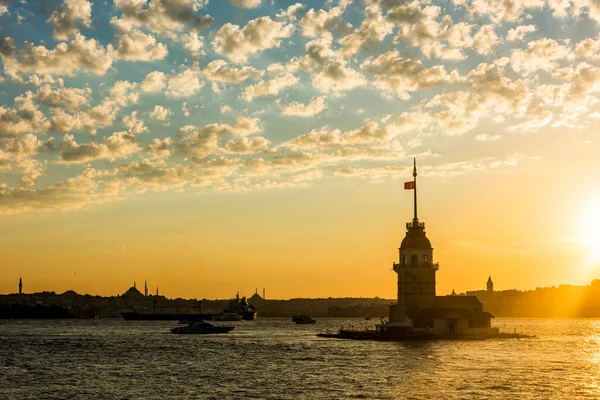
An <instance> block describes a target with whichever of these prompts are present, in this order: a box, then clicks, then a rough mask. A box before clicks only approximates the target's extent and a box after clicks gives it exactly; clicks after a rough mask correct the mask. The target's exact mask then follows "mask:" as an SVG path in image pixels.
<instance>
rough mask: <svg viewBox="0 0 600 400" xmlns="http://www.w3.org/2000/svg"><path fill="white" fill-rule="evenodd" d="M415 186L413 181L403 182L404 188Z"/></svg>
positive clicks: (408, 188) (409, 188)
mask: <svg viewBox="0 0 600 400" xmlns="http://www.w3.org/2000/svg"><path fill="white" fill-rule="evenodd" d="M414 188H415V181H410V182H404V189H406V190H411V189H414Z"/></svg>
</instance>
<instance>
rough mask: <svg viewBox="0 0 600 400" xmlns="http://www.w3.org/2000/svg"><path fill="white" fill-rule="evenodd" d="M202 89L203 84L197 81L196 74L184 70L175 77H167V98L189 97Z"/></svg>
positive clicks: (193, 71)
mask: <svg viewBox="0 0 600 400" xmlns="http://www.w3.org/2000/svg"><path fill="white" fill-rule="evenodd" d="M203 87H204V82H201V81H200V79H198V72H197V71H195V70H192V69H186V70H184V71H182V72H180V73H179V74H177V75H175V76H171V77H169V80H168V82H167V91H166V95H167V96H169V97H190V96H192V95H194V94H196V93H197V92H198V91H199V90H200V89H202V88H203Z"/></svg>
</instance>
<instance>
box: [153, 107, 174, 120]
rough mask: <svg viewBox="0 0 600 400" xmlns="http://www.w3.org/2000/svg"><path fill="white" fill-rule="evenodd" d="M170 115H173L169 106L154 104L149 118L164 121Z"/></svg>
mask: <svg viewBox="0 0 600 400" xmlns="http://www.w3.org/2000/svg"><path fill="white" fill-rule="evenodd" d="M172 115H173V111H171V110H170V109H169V108H166V107H163V106H159V105H155V106H154V109H153V110H152V112H151V113H150V118H154V119H156V120H158V121H166V120H167V119H169V117H171V116H172Z"/></svg>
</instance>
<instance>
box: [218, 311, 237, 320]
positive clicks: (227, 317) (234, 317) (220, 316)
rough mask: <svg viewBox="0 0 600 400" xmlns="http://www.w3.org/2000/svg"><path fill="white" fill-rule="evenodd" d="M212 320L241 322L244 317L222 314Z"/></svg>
mask: <svg viewBox="0 0 600 400" xmlns="http://www.w3.org/2000/svg"><path fill="white" fill-rule="evenodd" d="M212 320H213V321H241V320H242V316H241V315H240V314H238V313H232V312H227V313H221V314H217V315H214V316H213V317H212Z"/></svg>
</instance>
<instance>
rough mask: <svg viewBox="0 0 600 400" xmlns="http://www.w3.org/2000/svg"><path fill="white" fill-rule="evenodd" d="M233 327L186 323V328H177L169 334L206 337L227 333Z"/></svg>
mask: <svg viewBox="0 0 600 400" xmlns="http://www.w3.org/2000/svg"><path fill="white" fill-rule="evenodd" d="M233 328H234V327H233V326H216V325H213V324H209V323H208V322H204V321H188V322H187V326H177V327H175V328H173V329H171V333H179V334H199V335H208V334H213V333H227V332H229V331H231V330H233Z"/></svg>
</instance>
